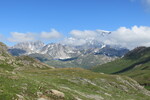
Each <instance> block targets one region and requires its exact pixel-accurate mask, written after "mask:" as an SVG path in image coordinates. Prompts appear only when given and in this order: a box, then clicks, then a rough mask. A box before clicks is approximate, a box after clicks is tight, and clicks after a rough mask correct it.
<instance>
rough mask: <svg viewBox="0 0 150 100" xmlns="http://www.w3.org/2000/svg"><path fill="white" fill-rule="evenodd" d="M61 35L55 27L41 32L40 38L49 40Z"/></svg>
mask: <svg viewBox="0 0 150 100" xmlns="http://www.w3.org/2000/svg"><path fill="white" fill-rule="evenodd" d="M61 37H62V35H61V34H60V33H59V32H58V31H57V30H55V29H51V31H50V32H42V33H41V38H42V39H47V40H51V39H59V38H61Z"/></svg>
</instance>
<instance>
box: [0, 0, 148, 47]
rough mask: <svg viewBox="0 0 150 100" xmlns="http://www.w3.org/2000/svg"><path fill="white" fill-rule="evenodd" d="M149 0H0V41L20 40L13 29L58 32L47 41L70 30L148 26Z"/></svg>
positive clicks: (39, 32)
mask: <svg viewBox="0 0 150 100" xmlns="http://www.w3.org/2000/svg"><path fill="white" fill-rule="evenodd" d="M149 1H150V0H0V36H1V41H3V42H5V43H6V44H7V45H13V44H15V43H17V42H20V41H13V39H17V38H15V35H14V37H13V36H12V34H14V32H17V33H18V34H19V33H22V34H29V33H31V34H32V35H33V33H34V35H35V34H36V35H39V34H41V32H45V34H52V33H53V32H54V31H55V32H54V34H55V33H56V34H57V32H59V33H61V36H59V35H58V34H57V36H53V35H52V37H51V38H49V39H47V41H45V42H46V43H48V42H55V41H57V40H60V39H58V38H60V37H63V38H66V37H72V34H70V33H71V31H72V30H81V31H84V30H93V31H94V30H97V29H101V30H108V31H116V30H117V29H119V28H120V27H126V28H132V27H133V26H134V25H136V26H137V27H140V26H148V27H149V26H150V12H149V6H150V4H148V2H149ZM144 2H145V3H144ZM51 29H52V30H53V31H51ZM43 34H44V33H43ZM48 36H49V35H48ZM28 37H29V36H28ZM44 37H45V36H44ZM49 37H50V36H49ZM11 38H13V39H11ZM38 38H39V37H38ZM61 39H62V38H61ZM29 40H30V39H29Z"/></svg>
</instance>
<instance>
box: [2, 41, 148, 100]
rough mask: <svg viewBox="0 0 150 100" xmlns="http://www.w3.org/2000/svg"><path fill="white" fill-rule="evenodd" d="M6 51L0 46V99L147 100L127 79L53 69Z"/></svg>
mask: <svg viewBox="0 0 150 100" xmlns="http://www.w3.org/2000/svg"><path fill="white" fill-rule="evenodd" d="M7 49H8V48H7V46H6V45H5V44H3V43H0V100H149V97H150V92H149V91H148V90H146V89H145V88H144V87H142V86H140V85H139V83H137V82H136V81H135V80H133V79H131V78H129V77H126V76H119V75H108V74H104V73H96V72H92V71H90V70H86V69H82V68H55V67H53V66H49V65H46V64H44V63H42V62H40V61H38V60H36V59H34V58H32V57H29V56H25V55H22V56H12V55H11V54H9V52H7ZM127 55H132V54H127Z"/></svg>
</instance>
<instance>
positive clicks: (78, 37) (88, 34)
mask: <svg viewBox="0 0 150 100" xmlns="http://www.w3.org/2000/svg"><path fill="white" fill-rule="evenodd" d="M105 33H109V31H104V30H94V31H93V30H84V31H81V30H72V31H71V32H70V35H71V37H69V38H66V39H65V40H64V41H63V43H65V44H68V45H76V46H79V45H83V44H85V43H87V42H88V41H92V40H96V41H102V40H104V39H105V38H104V34H105Z"/></svg>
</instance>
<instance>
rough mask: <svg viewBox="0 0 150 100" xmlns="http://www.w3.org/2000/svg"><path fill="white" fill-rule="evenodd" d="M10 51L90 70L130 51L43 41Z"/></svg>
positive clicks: (51, 62)
mask: <svg viewBox="0 0 150 100" xmlns="http://www.w3.org/2000/svg"><path fill="white" fill-rule="evenodd" d="M8 51H9V52H10V53H11V54H12V55H14V56H20V55H29V56H31V57H34V58H37V59H38V60H40V61H42V62H44V63H47V64H49V65H52V66H55V67H84V68H90V67H91V66H94V65H97V64H103V63H106V62H110V61H112V60H114V59H116V58H118V57H122V56H123V55H124V54H125V53H127V52H128V51H129V50H128V49H126V48H121V47H119V46H110V45H105V44H103V43H101V42H98V41H95V40H93V41H89V42H87V43H86V44H83V45H80V46H70V45H64V44H60V43H50V44H47V45H45V44H44V43H42V42H41V41H36V42H22V43H18V44H16V45H14V46H12V47H10V48H9V49H8Z"/></svg>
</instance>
